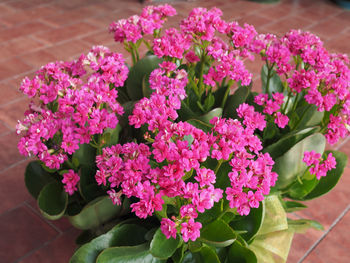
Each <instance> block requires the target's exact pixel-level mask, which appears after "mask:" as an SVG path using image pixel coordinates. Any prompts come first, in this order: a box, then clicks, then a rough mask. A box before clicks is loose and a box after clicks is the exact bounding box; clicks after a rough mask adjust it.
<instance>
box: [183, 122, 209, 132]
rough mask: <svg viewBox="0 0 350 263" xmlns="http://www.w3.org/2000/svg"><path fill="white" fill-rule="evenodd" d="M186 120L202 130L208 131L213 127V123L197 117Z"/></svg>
mask: <svg viewBox="0 0 350 263" xmlns="http://www.w3.org/2000/svg"><path fill="white" fill-rule="evenodd" d="M186 122H188V123H189V124H191V125H193V126H194V127H196V128H198V129H201V130H202V131H204V132H210V131H211V129H212V127H213V125H211V124H209V123H206V122H204V121H200V120H197V119H190V120H187V121H186Z"/></svg>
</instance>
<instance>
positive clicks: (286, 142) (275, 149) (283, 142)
mask: <svg viewBox="0 0 350 263" xmlns="http://www.w3.org/2000/svg"><path fill="white" fill-rule="evenodd" d="M318 130H319V129H318V128H307V129H304V130H301V131H298V132H297V133H295V132H291V133H289V134H287V135H285V136H284V137H283V138H281V139H280V140H278V141H277V142H276V143H274V144H271V145H269V146H268V147H266V148H265V149H263V152H268V153H269V154H270V156H271V157H272V159H276V158H278V157H280V156H282V155H283V154H285V153H286V152H287V151H288V150H289V149H290V148H292V147H293V146H294V145H295V144H296V143H298V142H299V141H301V140H303V139H304V138H306V137H308V136H310V135H311V134H314V133H315V132H317V131H318Z"/></svg>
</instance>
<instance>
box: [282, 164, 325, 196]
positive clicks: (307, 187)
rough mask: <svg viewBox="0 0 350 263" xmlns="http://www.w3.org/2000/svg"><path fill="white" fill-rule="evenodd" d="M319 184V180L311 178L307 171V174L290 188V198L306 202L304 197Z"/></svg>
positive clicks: (312, 176)
mask: <svg viewBox="0 0 350 263" xmlns="http://www.w3.org/2000/svg"><path fill="white" fill-rule="evenodd" d="M317 184H318V180H317V179H316V177H315V176H314V175H311V176H310V172H309V171H307V172H306V174H305V175H304V176H303V177H302V178H301V179H299V180H296V181H295V182H294V183H293V184H292V185H291V186H290V188H288V192H287V194H288V196H289V197H290V198H292V199H296V200H304V196H306V195H307V194H308V193H310V192H311V191H312V189H314V188H315V186H316V185H317Z"/></svg>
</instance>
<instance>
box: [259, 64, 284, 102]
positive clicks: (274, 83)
mask: <svg viewBox="0 0 350 263" xmlns="http://www.w3.org/2000/svg"><path fill="white" fill-rule="evenodd" d="M267 75H268V69H267V66H266V65H264V66H263V67H262V69H261V82H262V89H263V92H264V93H267V90H266V85H267V77H268V76H267ZM270 75H271V77H270V82H269V95H272V93H275V92H280V93H282V92H283V84H282V81H281V79H280V77H279V76H278V74H277V73H276V71H275V70H273V69H272V70H271V73H270Z"/></svg>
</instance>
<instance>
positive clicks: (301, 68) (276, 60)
mask: <svg viewBox="0 0 350 263" xmlns="http://www.w3.org/2000/svg"><path fill="white" fill-rule="evenodd" d="M249 49H250V50H252V51H253V52H256V53H260V54H261V55H262V58H263V59H264V60H266V61H267V62H268V64H269V65H270V66H273V67H274V69H275V70H276V72H277V73H278V74H279V75H282V76H283V77H284V78H286V82H287V84H288V87H289V89H290V90H291V91H292V92H293V94H294V95H295V94H297V93H301V92H303V93H304V94H305V95H304V98H305V100H306V101H307V102H308V103H309V104H311V105H316V106H317V109H318V111H327V112H330V111H332V114H333V116H336V118H337V120H335V118H333V121H331V122H329V124H328V130H327V132H326V138H327V141H328V142H329V143H331V144H334V143H336V142H337V141H338V139H339V138H341V137H342V138H344V137H345V136H347V135H349V130H348V129H347V128H346V127H347V126H349V125H350V118H349V115H350V90H349V83H350V69H349V59H348V58H347V56H346V55H337V54H330V53H328V51H327V50H326V49H325V48H324V47H323V43H322V41H321V40H320V39H319V38H318V37H317V36H315V35H313V34H311V33H309V32H302V31H300V30H291V31H290V32H288V33H287V34H286V35H285V36H284V37H282V38H281V39H279V38H277V37H275V36H271V35H266V36H265V35H259V36H257V37H256V38H255V39H253V40H252V42H251V45H250V47H249ZM338 117H339V118H340V119H338Z"/></svg>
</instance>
